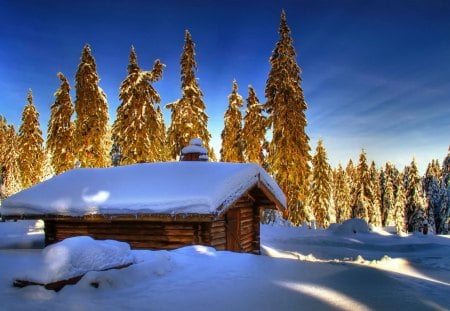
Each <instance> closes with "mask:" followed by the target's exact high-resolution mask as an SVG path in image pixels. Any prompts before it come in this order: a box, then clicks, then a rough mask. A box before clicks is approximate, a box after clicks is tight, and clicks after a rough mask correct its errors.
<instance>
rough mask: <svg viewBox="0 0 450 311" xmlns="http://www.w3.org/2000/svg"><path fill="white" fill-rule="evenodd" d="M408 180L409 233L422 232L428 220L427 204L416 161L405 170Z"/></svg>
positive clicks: (407, 214) (407, 213) (407, 211)
mask: <svg viewBox="0 0 450 311" xmlns="http://www.w3.org/2000/svg"><path fill="white" fill-rule="evenodd" d="M405 178H406V181H407V182H406V219H407V229H408V232H416V231H422V227H423V222H424V220H425V219H427V218H428V217H427V213H426V209H425V202H424V197H423V193H422V181H421V178H420V175H419V171H418V169H417V165H416V160H415V159H413V161H412V163H411V165H410V166H409V168H408V169H407V170H405Z"/></svg>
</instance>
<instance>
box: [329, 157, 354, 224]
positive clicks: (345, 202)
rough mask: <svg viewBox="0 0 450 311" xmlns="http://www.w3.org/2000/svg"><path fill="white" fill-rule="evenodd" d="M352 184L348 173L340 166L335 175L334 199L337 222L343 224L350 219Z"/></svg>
mask: <svg viewBox="0 0 450 311" xmlns="http://www.w3.org/2000/svg"><path fill="white" fill-rule="evenodd" d="M350 186H351V182H350V178H349V176H348V174H347V172H346V171H345V170H344V169H343V168H342V166H341V165H340V164H339V166H338V168H337V170H335V172H334V174H333V199H334V206H335V209H336V222H337V223H342V222H343V221H345V220H347V219H350V218H351V215H352V209H351V188H350Z"/></svg>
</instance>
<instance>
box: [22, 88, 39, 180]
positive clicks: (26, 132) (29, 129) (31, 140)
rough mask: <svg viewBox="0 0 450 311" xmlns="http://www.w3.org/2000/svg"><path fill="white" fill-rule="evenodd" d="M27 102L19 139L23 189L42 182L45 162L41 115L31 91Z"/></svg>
mask: <svg viewBox="0 0 450 311" xmlns="http://www.w3.org/2000/svg"><path fill="white" fill-rule="evenodd" d="M27 100H28V104H27V105H26V106H25V108H24V110H23V113H22V124H21V126H20V128H19V138H18V151H19V168H20V179H21V181H22V187H23V188H28V187H30V186H33V185H35V184H37V183H38V182H40V181H41V180H42V175H43V167H44V160H45V159H44V146H43V143H44V140H43V138H42V131H41V128H40V124H39V113H38V112H37V110H36V107H35V105H34V103H33V94H32V92H31V90H29V92H28V96H27Z"/></svg>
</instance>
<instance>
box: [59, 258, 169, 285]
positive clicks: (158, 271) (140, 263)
mask: <svg viewBox="0 0 450 311" xmlns="http://www.w3.org/2000/svg"><path fill="white" fill-rule="evenodd" d="M132 252H133V254H134V258H135V264H133V265H131V266H129V267H127V268H126V269H121V270H115V269H113V270H108V271H90V272H88V273H86V275H85V276H84V277H83V278H82V279H81V280H80V282H79V283H78V285H77V286H78V287H79V288H84V289H86V290H90V289H92V287H95V288H99V289H107V288H127V287H131V286H134V285H135V284H138V283H140V282H142V281H143V280H146V281H148V280H151V279H154V278H156V277H162V276H164V275H166V274H167V273H169V272H170V271H172V270H173V268H174V261H173V260H172V256H171V255H170V252H169V251H165V250H162V251H150V250H134V251H132ZM66 290H71V289H66ZM74 290H75V291H76V289H74Z"/></svg>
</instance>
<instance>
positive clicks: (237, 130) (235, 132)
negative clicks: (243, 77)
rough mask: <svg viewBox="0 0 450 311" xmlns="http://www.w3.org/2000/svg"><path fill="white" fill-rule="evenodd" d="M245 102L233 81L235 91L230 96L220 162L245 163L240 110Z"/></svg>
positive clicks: (225, 117) (222, 136) (222, 135)
mask: <svg viewBox="0 0 450 311" xmlns="http://www.w3.org/2000/svg"><path fill="white" fill-rule="evenodd" d="M243 102H244V100H243V99H242V96H241V95H239V93H238V85H237V82H236V80H234V81H233V89H232V91H231V94H230V95H229V96H228V109H227V111H226V112H225V116H224V123H225V124H224V129H223V131H222V134H221V138H222V149H221V150H220V161H222V162H244V153H243V143H242V114H241V110H240V108H241V107H242V106H243Z"/></svg>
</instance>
